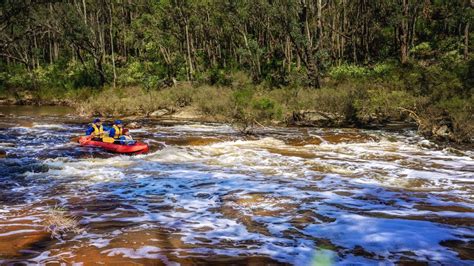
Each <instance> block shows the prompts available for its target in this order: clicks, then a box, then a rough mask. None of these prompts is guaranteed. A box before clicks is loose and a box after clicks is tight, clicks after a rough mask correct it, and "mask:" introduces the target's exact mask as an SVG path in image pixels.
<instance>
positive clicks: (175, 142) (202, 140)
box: [155, 136, 227, 146]
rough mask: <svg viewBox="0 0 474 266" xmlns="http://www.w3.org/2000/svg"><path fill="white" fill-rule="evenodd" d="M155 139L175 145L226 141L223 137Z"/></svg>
mask: <svg viewBox="0 0 474 266" xmlns="http://www.w3.org/2000/svg"><path fill="white" fill-rule="evenodd" d="M155 140H156V141H161V142H164V143H166V145H177V146H205V145H210V144H214V143H218V142H223V141H226V140H227V139H225V138H222V139H221V138H212V137H194V136H185V137H166V138H155Z"/></svg>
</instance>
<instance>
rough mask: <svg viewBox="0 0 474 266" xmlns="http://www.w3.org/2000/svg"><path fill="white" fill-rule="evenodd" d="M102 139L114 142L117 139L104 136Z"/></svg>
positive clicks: (106, 141)
mask: <svg viewBox="0 0 474 266" xmlns="http://www.w3.org/2000/svg"><path fill="white" fill-rule="evenodd" d="M102 141H103V142H105V143H114V141H115V139H114V138H111V137H103V138H102Z"/></svg>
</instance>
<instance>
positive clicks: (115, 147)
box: [79, 136, 149, 154]
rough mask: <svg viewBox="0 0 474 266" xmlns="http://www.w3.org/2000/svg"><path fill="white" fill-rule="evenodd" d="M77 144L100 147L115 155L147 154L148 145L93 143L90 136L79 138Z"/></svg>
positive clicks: (140, 143)
mask: <svg viewBox="0 0 474 266" xmlns="http://www.w3.org/2000/svg"><path fill="white" fill-rule="evenodd" d="M79 144H80V145H81V146H92V147H100V148H102V149H104V150H107V151H111V152H116V153H128V154H139V153H145V152H148V150H149V148H148V145H147V144H145V143H143V142H139V141H137V142H136V143H135V144H133V145H122V144H115V143H106V142H102V141H95V140H92V139H91V138H90V136H83V137H80V138H79Z"/></svg>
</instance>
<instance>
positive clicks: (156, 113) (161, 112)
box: [149, 109, 171, 117]
mask: <svg viewBox="0 0 474 266" xmlns="http://www.w3.org/2000/svg"><path fill="white" fill-rule="evenodd" d="M170 113H171V112H170V111H169V110H168V109H160V110H156V111H154V112H152V113H150V114H149V116H151V117H160V116H164V115H168V114H170Z"/></svg>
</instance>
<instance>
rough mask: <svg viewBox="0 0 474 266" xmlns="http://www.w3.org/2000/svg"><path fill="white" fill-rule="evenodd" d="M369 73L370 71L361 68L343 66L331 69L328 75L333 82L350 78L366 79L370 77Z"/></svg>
mask: <svg viewBox="0 0 474 266" xmlns="http://www.w3.org/2000/svg"><path fill="white" fill-rule="evenodd" d="M371 72H372V71H371V70H370V69H368V68H366V67H363V66H357V65H348V64H343V65H340V66H335V67H331V68H330V69H329V72H328V74H329V76H330V77H331V78H333V79H335V80H348V79H352V78H367V77H368V76H370V75H371Z"/></svg>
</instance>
